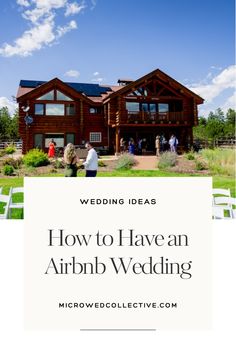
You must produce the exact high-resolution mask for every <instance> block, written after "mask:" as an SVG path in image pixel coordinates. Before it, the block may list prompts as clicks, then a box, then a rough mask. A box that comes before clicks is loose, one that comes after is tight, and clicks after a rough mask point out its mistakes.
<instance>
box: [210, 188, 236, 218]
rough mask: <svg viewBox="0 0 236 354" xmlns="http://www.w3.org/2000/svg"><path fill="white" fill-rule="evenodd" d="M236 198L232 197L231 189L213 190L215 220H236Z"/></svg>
mask: <svg viewBox="0 0 236 354" xmlns="http://www.w3.org/2000/svg"><path fill="white" fill-rule="evenodd" d="M235 207H236V198H233V197H231V193H230V189H222V188H213V190H212V212H213V219H236V209H235Z"/></svg>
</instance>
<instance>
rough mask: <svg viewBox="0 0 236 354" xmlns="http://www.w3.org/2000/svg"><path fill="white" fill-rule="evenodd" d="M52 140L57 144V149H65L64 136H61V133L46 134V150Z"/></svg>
mask: <svg viewBox="0 0 236 354" xmlns="http://www.w3.org/2000/svg"><path fill="white" fill-rule="evenodd" d="M52 139H53V140H54V142H55V143H56V147H57V148H60V147H64V145H65V144H64V134H60V133H52V134H51V133H48V134H45V147H46V148H48V145H49V143H50V141H51V140H52Z"/></svg>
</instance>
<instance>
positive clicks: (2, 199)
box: [0, 194, 10, 219]
mask: <svg viewBox="0 0 236 354" xmlns="http://www.w3.org/2000/svg"><path fill="white" fill-rule="evenodd" d="M0 202H1V203H4V204H5V205H4V206H3V210H4V212H3V214H0V219H7V216H8V211H9V204H10V197H9V195H4V194H0Z"/></svg>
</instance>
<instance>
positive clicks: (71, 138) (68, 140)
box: [66, 133, 75, 144]
mask: <svg viewBox="0 0 236 354" xmlns="http://www.w3.org/2000/svg"><path fill="white" fill-rule="evenodd" d="M66 143H67V144H69V143H71V144H75V134H73V133H67V134H66Z"/></svg>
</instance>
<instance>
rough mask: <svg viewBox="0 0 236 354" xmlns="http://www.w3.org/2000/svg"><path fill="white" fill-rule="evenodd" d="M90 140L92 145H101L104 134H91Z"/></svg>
mask: <svg viewBox="0 0 236 354" xmlns="http://www.w3.org/2000/svg"><path fill="white" fill-rule="evenodd" d="M89 140H90V141H91V143H101V141H102V133H100V132H92V133H90V134H89Z"/></svg>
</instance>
